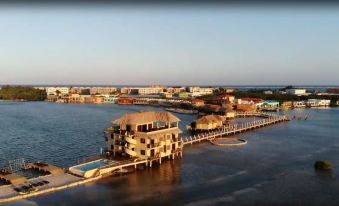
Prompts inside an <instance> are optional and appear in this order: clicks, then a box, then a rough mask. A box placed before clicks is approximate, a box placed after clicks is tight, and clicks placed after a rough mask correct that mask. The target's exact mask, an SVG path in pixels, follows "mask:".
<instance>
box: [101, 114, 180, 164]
mask: <svg viewBox="0 0 339 206" xmlns="http://www.w3.org/2000/svg"><path fill="white" fill-rule="evenodd" d="M179 122H180V119H179V118H177V117H176V116H174V115H173V114H171V113H169V112H155V111H148V112H139V113H133V114H126V115H124V116H122V117H121V118H119V119H117V120H114V121H112V124H113V126H112V127H111V128H108V129H107V130H106V141H107V145H108V151H109V152H110V153H111V154H113V155H114V156H116V155H123V156H124V155H125V156H126V155H127V156H129V157H131V158H139V159H159V160H160V163H161V158H163V157H169V158H170V157H172V158H174V155H176V154H180V155H182V153H181V152H182V145H181V140H180V133H181V130H180V129H179Z"/></svg>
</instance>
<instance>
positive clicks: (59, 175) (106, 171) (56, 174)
mask: <svg viewBox="0 0 339 206" xmlns="http://www.w3.org/2000/svg"><path fill="white" fill-rule="evenodd" d="M236 116H237V117H259V118H258V119H255V120H254V121H252V122H244V123H238V124H233V125H226V126H224V127H222V128H219V129H217V130H213V131H210V132H206V133H201V134H198V135H194V136H189V137H184V138H181V139H180V140H179V141H181V145H182V146H181V147H180V148H177V150H175V151H173V155H172V159H174V156H175V155H177V156H179V155H180V156H182V151H183V147H184V146H185V145H190V144H193V143H198V142H202V141H208V140H213V139H215V138H218V137H223V136H229V135H235V134H237V133H242V132H246V131H250V130H254V129H257V128H262V127H266V126H269V125H273V124H277V123H280V122H285V121H289V120H290V119H289V118H288V117H287V116H285V115H277V114H272V113H262V112H242V113H236ZM153 161H159V163H160V164H161V158H156V157H155V158H152V159H131V160H127V161H121V162H117V163H115V164H113V165H107V166H103V167H100V168H98V169H94V170H93V172H90V173H89V174H88V176H87V177H86V176H83V177H81V176H79V175H76V174H70V173H68V172H66V173H64V172H63V170H62V169H60V168H57V167H55V166H51V165H47V164H46V165H43V164H41V163H40V164H29V165H28V166H27V168H34V169H38V170H43V171H45V172H49V173H51V175H48V176H44V177H39V178H37V179H44V180H47V181H49V182H50V183H49V184H47V185H46V186H42V187H41V188H40V190H39V191H37V192H33V193H29V194H25V195H19V194H18V193H17V192H15V191H14V190H13V188H14V184H13V183H14V182H13V181H11V178H9V176H6V175H8V174H7V173H3V174H2V176H1V175H0V178H2V179H5V180H7V181H9V182H11V183H12V185H5V186H2V187H1V189H0V203H4V202H10V201H15V200H20V199H23V198H30V197H34V196H38V195H42V194H46V193H50V192H55V191H60V190H63V189H67V188H71V187H76V186H79V185H83V184H86V183H88V182H92V181H96V180H98V179H100V178H102V177H105V176H107V175H112V174H114V173H119V172H123V170H124V169H127V168H128V167H133V166H134V167H135V168H137V166H138V165H145V166H146V167H147V166H150V167H152V162H153ZM46 166H49V167H46ZM77 166H79V165H77ZM71 168H72V167H71ZM71 168H70V172H71V171H72V169H71ZM32 181H34V180H32V179H30V180H26V179H22V180H20V183H21V182H32Z"/></svg>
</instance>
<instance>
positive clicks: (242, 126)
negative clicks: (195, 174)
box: [181, 112, 289, 145]
mask: <svg viewBox="0 0 339 206" xmlns="http://www.w3.org/2000/svg"><path fill="white" fill-rule="evenodd" d="M237 116H245V117H250V116H256V117H263V119H258V120H254V121H252V122H243V123H237V124H233V125H225V126H223V127H221V128H218V129H217V130H213V131H209V132H206V133H200V134H198V135H193V136H189V137H186V138H181V141H182V145H187V144H193V143H196V142H201V141H205V140H213V139H214V138H217V137H222V136H228V135H234V134H237V133H241V132H245V131H248V130H253V129H256V128H260V127H265V126H268V125H272V124H276V123H279V122H284V121H289V118H288V117H287V116H285V115H277V114H271V113H263V112H251V113H250V112H243V113H237Z"/></svg>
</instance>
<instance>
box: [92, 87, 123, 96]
mask: <svg viewBox="0 0 339 206" xmlns="http://www.w3.org/2000/svg"><path fill="white" fill-rule="evenodd" d="M116 91H117V88H116V87H91V88H90V94H103V95H104V94H113V93H114V92H116Z"/></svg>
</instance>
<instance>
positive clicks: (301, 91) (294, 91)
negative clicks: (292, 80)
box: [286, 89, 306, 96]
mask: <svg viewBox="0 0 339 206" xmlns="http://www.w3.org/2000/svg"><path fill="white" fill-rule="evenodd" d="M286 92H287V94H293V95H298V96H301V95H306V89H286Z"/></svg>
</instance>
